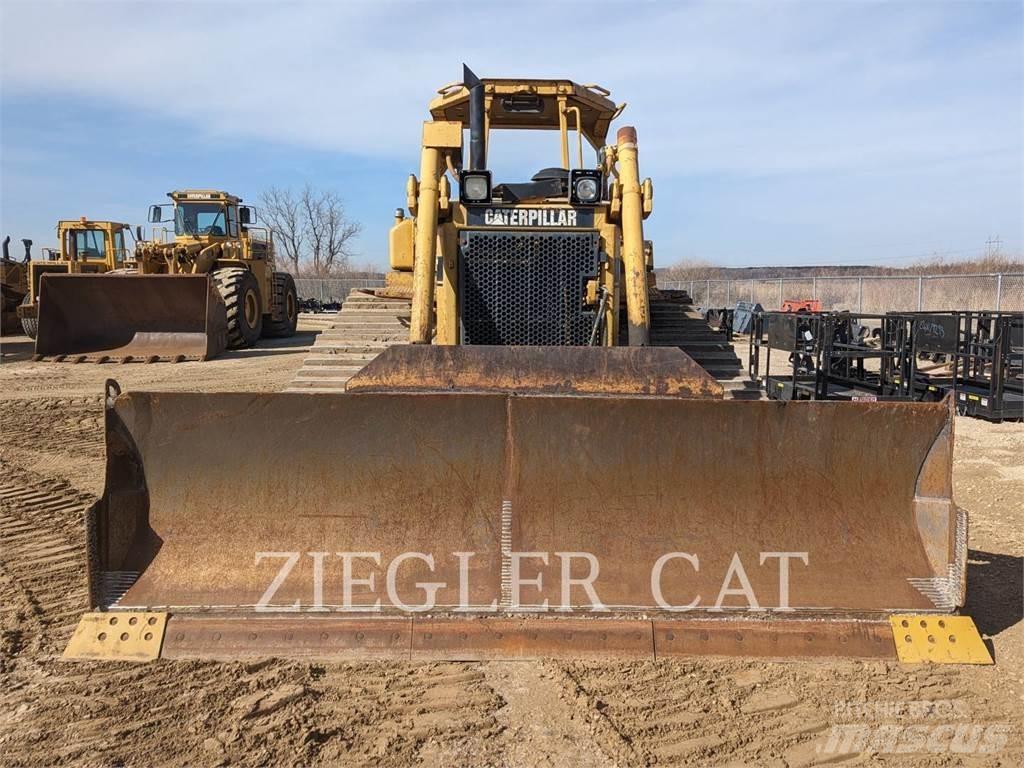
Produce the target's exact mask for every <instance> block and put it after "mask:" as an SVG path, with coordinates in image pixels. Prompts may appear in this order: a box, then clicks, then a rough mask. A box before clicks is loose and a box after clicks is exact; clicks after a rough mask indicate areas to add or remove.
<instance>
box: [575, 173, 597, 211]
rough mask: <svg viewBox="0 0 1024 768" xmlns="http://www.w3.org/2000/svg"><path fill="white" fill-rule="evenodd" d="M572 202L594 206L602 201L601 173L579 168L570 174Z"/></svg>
mask: <svg viewBox="0 0 1024 768" xmlns="http://www.w3.org/2000/svg"><path fill="white" fill-rule="evenodd" d="M569 183H570V196H569V197H570V202H573V203H582V204H584V205H594V204H595V203H599V202H600V201H601V172H600V171H597V170H591V169H589V168H577V169H575V170H573V171H571V172H570V178H569Z"/></svg>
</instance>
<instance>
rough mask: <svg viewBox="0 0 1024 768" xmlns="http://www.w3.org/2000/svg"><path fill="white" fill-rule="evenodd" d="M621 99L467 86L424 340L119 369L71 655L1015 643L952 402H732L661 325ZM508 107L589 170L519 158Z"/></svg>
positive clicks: (431, 217) (439, 199)
mask: <svg viewBox="0 0 1024 768" xmlns="http://www.w3.org/2000/svg"><path fill="white" fill-rule="evenodd" d="M621 111H622V106H620V105H616V104H615V103H614V102H612V101H611V100H610V99H609V94H608V92H607V91H604V90H603V89H601V88H598V87H597V86H591V85H579V84H576V83H574V82H571V81H568V80H532V79H523V80H509V79H485V80H480V79H478V78H476V77H475V76H473V75H472V73H471V72H468V71H466V72H465V73H464V78H463V82H461V83H456V84H453V85H449V86H446V87H444V88H443V89H441V91H440V93H439V95H438V97H437V98H435V99H434V100H433V102H432V103H431V105H430V118H431V119H430V120H428V121H427V122H425V123H424V126H423V142H422V147H421V165H420V173H419V176H418V178H416V177H414V178H411V179H410V180H409V182H408V185H407V193H408V200H407V208H408V210H409V213H410V214H411V217H406V216H405V215H404V213H403V214H402V215H400V216H399V217H398V219H399V220H398V221H397V222H396V225H395V228H394V229H393V230H392V231H391V258H392V263H393V264H394V265H395V267H396V269H395V274H394V275H392V277H391V279H390V281H389V284H390V287H391V288H392V289H395V290H402V289H403V285H404V289H405V290H407V291H408V292H409V294H410V295H411V296H412V300H413V303H412V315H411V317H412V322H411V328H410V339H409V341H410V344H408V345H400V346H394V347H391V348H390V349H388V350H387V351H386V352H384V353H383V354H382V355H381V356H379V357H377V358H376V359H375V360H374V361H373V362H371V363H370V364H369V365H368V366H367V367H366V368H365V369H364V370H363V371H362V372H361V373H359V374H357V375H356V376H355V377H353V378H352V379H351V380H350V381H349V383H348V390H347V391H346V392H341V393H328V394H305V393H276V394H253V393H185V392H182V393H148V392H123V393H122V392H121V390H120V388H119V387H118V386H117V384H116V383H115V382H113V381H110V382H108V384H107V395H106V403H107V407H106V440H107V483H106V489H105V491H104V495H103V497H102V498H101V499H100V500H99V501H98V502H97V503H96V505H95V506H94V507H92V508H91V509H90V510H89V513H88V531H89V550H88V551H89V583H90V595H91V602H92V606H93V608H94V612H93V613H90V614H87V615H86V616H85V617H84V618H83V619H82V621H81V623H80V625H79V627H78V629H77V630H76V633H75V635H74V637H73V638H72V641H71V643H70V644H69V646H68V649H67V652H66V655H67V656H69V657H73V658H80V657H120V658H135V659H148V658H156V657H158V656H164V657H179V658H180V657H214V658H217V657H222V658H237V657H240V656H241V657H244V656H320V657H338V656H366V657H391V658H403V659H410V658H411V659H436V658H448V659H480V658H492V657H511V658H520V657H531V656H559V655H561V656H572V657H580V656H623V655H624V656H637V657H655V658H662V657H665V656H674V655H687V654H720V655H737V654H739V655H760V656H768V657H807V656H843V657H860V658H895V657H896V656H897V654H899V657H900V658H908V654H910V655H911V656H912V654H913V653H917V654H918V655H919V657H920V658H927V659H931V660H948V659H952V658H957V659H959V660H966V661H982V660H987V653H986V652H985V649H984V646H982V645H981V644H980V639H979V638H978V637H977V633H976V631H974V630H973V625H970V620H969V619H968V618H966V617H958V616H955V615H954V614H955V613H956V612H957V610H958V608H959V606H961V605H962V604H963V600H964V589H965V583H964V579H965V560H966V554H967V538H966V537H967V527H966V526H967V521H966V516H965V515H964V513H963V512H962V511H960V510H958V509H957V507H956V506H955V505H954V503H953V500H952V488H951V468H952V451H953V409H952V406H951V404H950V403H948V402H943V403H917V402H845V403H840V402H807V401H803V402H785V403H784V402H776V401H730V400H724V399H722V389H721V387H720V385H719V384H718V383H717V382H716V381H715V380H714V379H713V378H712V377H711V376H709V375H708V373H707V372H706V371H704V370H703V369H702V368H701V367H700V366H698V365H697V364H696V363H694V362H693V361H692V360H691V359H690V358H689V357H687V356H686V355H685V354H684V353H683V352H682V351H681V350H680V349H678V348H671V347H654V346H649V345H648V342H649V340H650V331H651V323H652V318H651V315H650V312H649V305H648V300H649V290H648V285H649V275H650V256H649V254H650V248H647V247H645V243H644V234H643V221H644V218H645V217H646V216H647V215H648V214H650V213H651V210H652V203H653V194H652V185H651V183H650V182H649V181H642V180H641V177H640V174H639V166H638V154H637V153H638V150H637V147H638V138H637V131H636V130H634V129H633V128H631V127H623V128H620V129H619V130H618V131H617V132H616V134H615V140H614V141H613V142H609V141H608V139H607V136H608V131H609V130H610V123H611V122H612V120H613V119H615V118H616V117H618V115H619V114H620V113H621ZM504 129H517V130H535V131H549V132H550V134H551V135H553V136H554V137H555V138H556V139H558V141H557V142H553V143H552V149H553V155H554V160H555V161H556V162H557V161H558V160H559V159H560V161H561V164H560V166H557V167H554V168H545V169H543V170H541V171H540V172H539V173H534V174H532V178H531V179H530V180H528V181H520V180H511V181H507V180H504V179H501V180H499V179H495V178H493V177H492V174H491V172H490V169H489V167H488V150H489V147H490V144H491V139H492V135H495V134H498V133H499V132H500V131H502V130H504ZM573 139H575V142H574V141H573ZM494 141H495V143H496V142H497V141H498V139H497V138H495V139H494ZM584 141H585V142H586V143H587V144H588V145H590V147H591V149H592V150H593V152H592V153H591V154H590V155H589V157H590V159H589V160H588V155H587V152H586V151H585V148H584V147H583V143H584ZM574 146H575V150H574ZM466 149H468V153H466V152H464V150H466ZM559 155H560V157H559ZM453 182H454V183H456V184H457V185H458V193H457V194H456V193H455V192H453V187H452V184H453ZM403 281H404V282H403ZM620 326H622V327H624V328H625V331H624V333H621V334H620V332H619V329H620ZM620 342H626V343H624V344H623V343H620ZM267 436H272V438H273V439H267ZM865 456H875V457H879V460H878V461H875V462H869V461H865ZM965 622H966V623H965Z"/></svg>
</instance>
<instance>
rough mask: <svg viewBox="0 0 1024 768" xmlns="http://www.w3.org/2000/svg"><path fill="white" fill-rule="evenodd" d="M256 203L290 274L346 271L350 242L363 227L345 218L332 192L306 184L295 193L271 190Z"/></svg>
mask: <svg viewBox="0 0 1024 768" xmlns="http://www.w3.org/2000/svg"><path fill="white" fill-rule="evenodd" d="M260 204H261V206H262V208H263V218H264V219H265V220H266V222H267V225H268V226H269V227H270V229H271V230H272V231H273V232H274V240H275V242H276V243H277V244H278V248H279V250H280V252H281V253H282V254H283V255H284V256H285V258H287V259H288V261H289V263H290V265H291V267H292V271H293V273H294V274H296V275H307V276H310V277H330V276H331V275H337V274H339V273H343V272H347V271H348V268H349V261H350V259H351V258H352V256H353V252H352V248H351V246H352V242H351V241H352V240H353V238H355V237H356V236H357V235H358V234H359V233H360V232H361V231H362V228H363V227H362V224H360V223H359V222H357V221H353V220H352V219H350V218H349V217H348V216H347V214H346V213H345V206H344V204H343V203H342V202H341V198H340V197H339V196H338V194H337V193H336V192H333V191H331V190H318V189H314V188H313V186H312V185H310V184H308V183H307V184H306V185H305V186H304V187H303V188H302V189H301V190H300V191H299V192H298V193H295V192H293V191H292V190H291V189H280V188H278V187H271V188H270V189H268V190H267V191H266V192H264V193H263V194H262V195H260Z"/></svg>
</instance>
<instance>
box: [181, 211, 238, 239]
mask: <svg viewBox="0 0 1024 768" xmlns="http://www.w3.org/2000/svg"><path fill="white" fill-rule="evenodd" d="M226 231H227V224H226V222H225V219H224V206H223V205H221V204H220V203H179V204H178V205H177V206H176V207H175V209H174V234H176V235H192V236H197V235H208V236H211V237H224V234H225V232H226Z"/></svg>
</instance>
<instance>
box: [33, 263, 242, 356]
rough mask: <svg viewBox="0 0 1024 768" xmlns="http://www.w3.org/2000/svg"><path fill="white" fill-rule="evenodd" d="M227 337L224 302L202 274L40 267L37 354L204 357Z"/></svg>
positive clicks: (214, 352)
mask: <svg viewBox="0 0 1024 768" xmlns="http://www.w3.org/2000/svg"><path fill="white" fill-rule="evenodd" d="M226 344H227V316H226V314H225V309H224V302H223V300H222V299H221V298H220V294H219V293H218V292H217V289H216V287H215V286H214V285H213V282H212V281H211V280H210V279H209V277H208V276H207V275H137V274H115V275H109V274H108V275H83V274H68V275H43V278H42V281H41V287H40V294H39V331H38V335H37V337H36V356H37V358H39V359H44V360H55V361H67V362H83V361H89V362H106V361H108V360H110V361H117V362H131V361H136V362H156V361H158V360H169V361H174V362H177V361H182V360H208V359H210V358H212V357H216V356H217V355H218V354H219V353H220V352H222V351H223V350H224V348H225V346H226Z"/></svg>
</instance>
